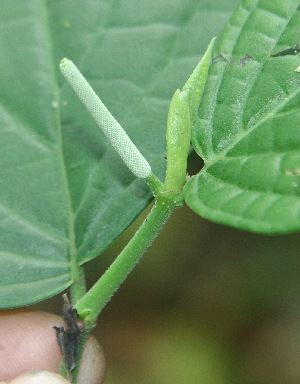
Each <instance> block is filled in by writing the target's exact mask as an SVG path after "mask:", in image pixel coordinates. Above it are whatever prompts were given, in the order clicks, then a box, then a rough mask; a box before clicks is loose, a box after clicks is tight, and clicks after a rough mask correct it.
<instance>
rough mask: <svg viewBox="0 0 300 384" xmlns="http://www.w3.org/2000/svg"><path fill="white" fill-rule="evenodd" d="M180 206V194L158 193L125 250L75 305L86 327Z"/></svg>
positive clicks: (97, 314) (94, 319) (93, 320)
mask: <svg viewBox="0 0 300 384" xmlns="http://www.w3.org/2000/svg"><path fill="white" fill-rule="evenodd" d="M182 204H183V199H182V196H181V193H167V192H165V193H161V194H160V195H159V196H158V197H157V199H156V203H155V205H154V206H153V208H152V210H151V212H150V213H149V214H148V216H147V218H146V219H145V221H144V222H143V224H142V225H141V227H140V228H139V230H138V231H137V232H136V234H135V235H134V237H133V238H132V239H131V240H130V242H129V243H128V244H127V246H126V247H125V248H124V249H123V251H122V252H121V253H120V254H119V256H118V257H117V258H116V260H115V261H114V262H113V263H112V264H111V266H110V267H109V268H108V270H107V271H106V272H105V273H104V274H103V275H102V276H101V278H100V279H99V280H98V281H97V282H96V283H95V285H94V286H93V287H92V288H91V289H90V290H89V291H88V292H87V293H86V295H85V296H84V297H82V299H81V300H79V301H78V303H77V304H76V305H75V308H76V309H77V311H78V314H79V316H80V317H82V318H84V319H85V321H86V323H87V324H88V325H89V324H94V323H95V321H96V319H97V317H98V316H99V314H100V312H101V311H102V309H103V308H104V307H105V305H106V304H107V302H108V301H109V300H110V299H111V297H112V296H113V295H114V293H115V292H116V291H117V290H118V288H119V287H120V285H121V284H122V282H123V281H124V280H125V279H126V277H127V276H128V274H129V273H130V272H131V271H132V269H133V268H134V267H135V265H136V264H137V263H138V261H139V260H140V258H141V257H142V255H143V254H144V253H145V251H146V250H147V249H148V247H149V246H150V245H151V243H152V242H153V240H154V239H155V237H156V236H157V234H158V233H159V231H160V230H161V228H162V226H163V225H164V223H165V222H166V221H167V219H168V218H169V217H170V215H171V213H172V212H173V211H174V210H175V208H176V207H178V206H181V205H182Z"/></svg>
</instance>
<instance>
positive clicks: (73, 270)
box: [43, 0, 79, 281]
mask: <svg viewBox="0 0 300 384" xmlns="http://www.w3.org/2000/svg"><path fill="white" fill-rule="evenodd" d="M43 5H44V18H45V23H44V25H45V33H46V36H47V41H48V44H47V45H48V49H47V50H46V51H47V52H48V55H49V69H50V74H51V77H52V84H53V92H54V96H55V99H56V100H58V105H59V106H58V108H56V111H55V117H56V128H57V155H58V164H59V166H60V170H61V172H60V174H61V181H62V189H63V193H64V197H65V199H64V201H65V207H66V212H67V224H68V235H69V251H70V254H69V255H70V275H71V279H72V281H74V280H76V279H77V278H78V273H79V267H78V263H77V248H76V236H75V223H74V213H73V206H72V198H71V194H70V188H69V182H68V177H67V167H66V162H65V158H64V153H63V138H62V137H63V135H62V129H63V127H62V119H61V92H60V88H59V86H58V81H57V78H56V75H55V70H54V68H55V66H58V63H56V62H55V59H54V57H55V56H54V51H53V46H52V40H51V32H50V22H49V12H48V7H47V4H46V0H44V2H43Z"/></svg>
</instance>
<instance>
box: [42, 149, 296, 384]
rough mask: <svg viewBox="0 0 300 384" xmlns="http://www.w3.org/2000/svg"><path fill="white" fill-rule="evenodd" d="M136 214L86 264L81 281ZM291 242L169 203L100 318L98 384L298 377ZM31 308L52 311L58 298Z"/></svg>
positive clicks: (106, 260) (289, 380)
mask: <svg viewBox="0 0 300 384" xmlns="http://www.w3.org/2000/svg"><path fill="white" fill-rule="evenodd" d="M199 167H201V163H200V162H199V161H198V159H197V158H196V156H194V157H193V159H192V161H191V164H190V172H191V173H194V172H196V171H197V169H199ZM148 209H149V208H148ZM145 214H146V212H144V213H143V214H142V215H141V216H140V217H139V218H138V219H137V220H136V221H135V222H134V223H133V224H132V226H131V227H130V228H128V229H127V230H126V232H125V233H124V234H123V235H122V236H121V237H120V238H118V239H117V241H116V242H115V244H114V245H113V246H111V247H110V248H109V249H108V250H107V251H106V252H105V253H104V254H103V255H102V256H101V257H99V258H97V259H95V260H94V261H92V262H91V263H88V264H87V275H88V284H89V285H91V284H92V283H94V282H95V280H96V279H97V276H99V274H101V273H102V272H103V271H104V270H105V269H106V268H107V266H108V265H109V264H110V262H111V261H112V260H113V259H114V258H115V256H116V255H117V254H118V252H119V251H120V250H121V249H122V248H123V246H124V245H125V244H126V242H127V241H128V239H129V238H130V237H131V236H132V234H133V233H134V232H135V230H136V229H137V228H138V226H139V224H140V223H141V220H142V219H143V218H144V217H145ZM299 247H300V236H299V235H297V234H296V235H288V236H277V237H268V236H261V235H254V234H251V233H246V232H241V231H237V230H234V229H231V228H227V227H223V226H220V225H216V224H213V223H210V222H207V221H204V220H202V219H201V218H199V217H198V216H196V215H195V214H194V213H193V212H192V211H190V210H189V209H188V208H187V207H184V208H182V209H179V210H177V211H176V212H175V214H174V215H173V217H172V218H171V220H170V221H169V223H167V225H166V226H165V228H164V229H163V231H162V233H161V234H160V236H159V237H158V238H157V239H156V241H155V243H154V245H153V246H152V247H151V249H150V250H149V251H148V252H147V254H146V255H145V256H144V258H143V259H142V261H141V262H140V264H139V265H138V267H137V268H136V269H135V270H134V272H133V273H132V274H131V275H130V276H129V278H128V279H127V281H126V282H125V283H124V285H123V286H122V287H121V288H120V290H119V291H118V292H117V294H116V295H115V296H114V297H113V299H112V301H111V302H110V303H109V304H108V305H107V307H106V308H105V310H104V311H103V313H102V315H101V316H100V319H99V321H98V325H97V328H96V331H95V334H96V336H97V338H98V339H99V341H100V342H101V344H102V346H103V348H104V351H105V355H106V359H107V365H108V370H107V378H106V384H120V383H122V384H129V383H130V384H169V383H170V384H171V383H172V384H177V383H178V384H179V383H188V384H202V383H203V384H225V383H226V384H227V383H230V384H235V383H244V384H248V383H249V384H250V383H251V384H270V383H273V384H296V383H299V382H300V368H299V364H298V362H299V360H300V282H299V281H300V278H299V276H300V258H299V251H298V250H299ZM37 307H38V308H40V309H45V310H48V311H51V312H55V313H58V314H60V312H61V297H60V296H58V297H55V298H52V299H50V300H47V301H45V302H44V303H41V304H39V305H36V306H35V308H37Z"/></svg>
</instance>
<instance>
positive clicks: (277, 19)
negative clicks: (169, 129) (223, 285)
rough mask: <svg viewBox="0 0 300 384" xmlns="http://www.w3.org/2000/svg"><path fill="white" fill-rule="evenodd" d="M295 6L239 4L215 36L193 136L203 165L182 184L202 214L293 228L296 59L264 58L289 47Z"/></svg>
mask: <svg viewBox="0 0 300 384" xmlns="http://www.w3.org/2000/svg"><path fill="white" fill-rule="evenodd" d="M249 4H250V6H249ZM298 6H299V2H298V1H293V0H290V1H288V2H284V4H282V3H280V2H269V1H267V0H261V1H257V2H251V3H248V2H247V1H243V2H242V3H241V6H240V7H239V8H238V10H237V11H236V13H235V15H234V16H233V18H232V21H231V23H229V27H228V29H227V31H225V35H224V37H223V39H221V41H222V42H221V45H220V46H219V50H220V52H221V53H222V57H221V58H220V59H219V60H218V61H217V62H215V64H214V68H213V69H212V73H211V78H210V83H209V85H208V96H207V99H206V105H204V106H202V110H201V111H200V119H199V124H198V125H197V128H196V130H195V131H194V135H193V143H194V146H195V148H196V151H197V152H198V153H199V154H200V155H201V156H202V157H203V158H204V160H205V163H206V167H204V169H203V170H202V171H201V172H200V173H199V174H198V175H196V176H194V177H193V178H192V179H191V180H190V181H189V182H188V183H187V185H186V188H185V197H186V200H187V203H188V204H189V206H190V207H191V208H192V209H194V210H195V211H196V212H197V213H198V214H200V215H202V216H203V217H206V218H208V219H211V220H213V221H217V222H219V223H222V224H227V225H232V226H234V227H237V228H241V229H247V230H251V231H255V232H261V233H286V232H293V231H297V230H299V228H300V211H299V207H298V204H299V194H300V189H299V181H300V180H299V176H298V175H295V174H294V175H293V177H292V176H289V175H288V172H289V170H293V169H298V166H299V156H298V154H297V152H298V151H299V149H300V141H299V128H298V124H297V121H298V118H299V117H300V115H299V112H298V110H297V107H296V106H297V105H298V102H299V91H300V79H299V76H298V77H297V73H295V68H296V67H297V63H298V61H299V59H298V57H297V56H296V55H294V54H293V55H289V56H288V55H286V56H282V57H273V56H272V54H273V52H278V51H280V50H281V49H282V48H283V47H284V48H286V46H287V45H289V46H294V45H295V43H294V41H295V40H296V39H297V35H298V33H299V27H297V25H299V24H298V22H299V12H298ZM268 18H269V19H268ZM263 20H265V21H264V22H263ZM266 20H268V22H266ZM254 36H260V37H261V39H260V40H257V39H256V40H255V39H254ZM227 55H231V56H227ZM224 57H225V59H224ZM216 88H217V89H218V92H216ZM213 92H214V94H213ZM209 103H210V104H211V105H210V106H209ZM212 105H213V107H212ZM217 180H218V182H217ZM206 188H207V192H205V189H206ZM222 188H223V194H224V195H223V196H222V199H221V200H220V196H219V192H220V191H222ZM208 191H209V192H208ZM218 191H219V192H218ZM209 193H210V196H208V194H209ZM213 196H215V199H213ZM234 196H236V201H235V202H234V199H235V198H234ZM255 202H256V203H255ZM251 204H252V205H251ZM251 207H252V208H251ZM258 207H260V211H258Z"/></svg>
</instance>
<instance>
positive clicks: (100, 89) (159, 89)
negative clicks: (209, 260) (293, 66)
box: [0, 0, 237, 308]
mask: <svg viewBox="0 0 300 384" xmlns="http://www.w3.org/2000/svg"><path fill="white" fill-rule="evenodd" d="M236 2H237V1H236V0H230V1H227V2H226V5H224V4H222V5H219V1H218V0H214V1H205V0H201V1H198V0H197V1H196V0H191V1H186V0H152V1H151V2H149V1H146V0H119V1H113V0H106V1H71V0H63V1H62V0H49V1H35V0H27V1H17V0H2V2H1V12H0V30H1V35H0V36H1V37H0V51H1V58H0V124H1V130H0V148H1V157H0V161H1V167H0V257H1V269H0V307H1V308H5V307H14V306H20V305H25V304H29V303H32V302H35V301H37V300H41V299H43V298H45V297H48V296H51V295H54V294H56V293H58V292H60V291H62V290H64V289H65V288H66V287H67V286H69V285H70V284H71V283H72V280H73V278H74V276H75V275H76V272H77V270H78V265H79V264H82V263H84V262H86V261H88V260H89V259H91V258H93V257H95V256H96V255H98V254H99V253H100V252H101V251H102V250H103V249H105V248H106V247H107V246H108V245H109V244H110V243H111V242H112V240H113V239H114V238H115V237H116V236H117V235H118V234H119V233H120V232H122V231H123V230H124V228H126V227H127V226H128V225H129V223H130V222H131V221H132V220H133V219H134V217H135V216H136V215H137V214H138V213H139V212H140V211H141V210H142V209H143V208H144V207H145V206H146V204H147V202H148V201H149V198H150V193H149V190H148V188H147V187H146V185H145V183H144V182H143V181H138V180H136V179H135V178H134V177H133V176H132V175H131V173H130V172H129V171H128V170H127V169H126V167H125V166H124V165H123V164H122V162H121V160H120V159H119V158H118V156H117V155H116V153H115V152H114V150H113V149H111V148H110V145H108V144H107V141H106V140H105V138H104V136H103V135H102V133H101V132H99V131H98V129H97V128H96V127H95V124H94V122H93V121H92V119H91V118H90V117H89V116H88V115H87V112H86V111H85V110H84V108H83V107H82V106H81V104H80V102H79V101H78V100H77V99H76V97H75V96H74V95H73V93H72V91H71V90H70V88H69V86H68V85H67V84H66V83H65V81H64V80H63V78H62V76H61V75H60V73H59V71H58V65H59V62H60V60H61V58H62V57H68V58H70V59H72V60H73V61H74V62H75V63H76V64H77V65H78V67H79V68H80V70H81V71H82V72H83V74H84V75H85V76H86V77H87V79H88V80H89V81H90V82H91V83H92V86H93V87H94V88H95V90H96V92H97V93H98V94H99V95H100V97H101V98H102V100H103V101H104V102H105V103H106V105H107V106H108V108H109V109H110V111H111V112H112V113H113V114H114V115H115V116H116V118H117V119H118V120H119V122H120V123H121V124H122V125H123V126H124V128H125V129H126V131H127V132H128V133H129V135H130V136H131V138H132V139H133V141H134V142H135V143H136V144H137V146H138V147H139V148H140V149H141V151H142V153H143V154H144V155H145V157H146V158H147V159H148V160H149V162H150V164H151V166H152V168H153V171H154V172H155V173H156V174H157V175H158V176H159V177H163V175H164V171H165V160H164V155H165V122H166V118H167V110H168V104H169V100H170V99H171V95H172V94H173V92H174V90H175V89H176V88H177V87H179V86H182V84H184V82H185V80H186V79H187V78H188V76H189V74H190V73H191V71H192V69H193V67H194V66H195V64H196V63H197V62H198V60H199V58H200V56H201V54H202V52H204V50H205V48H206V46H207V44H208V42H209V40H210V39H211V37H213V36H214V35H215V34H218V33H219V32H220V31H221V28H222V27H223V25H224V24H225V22H226V20H227V19H228V18H229V16H230V13H231V10H232V9H233V6H234V5H235V4H236ZM208 20H209V22H208Z"/></svg>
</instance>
